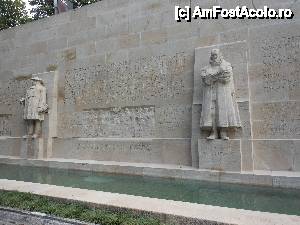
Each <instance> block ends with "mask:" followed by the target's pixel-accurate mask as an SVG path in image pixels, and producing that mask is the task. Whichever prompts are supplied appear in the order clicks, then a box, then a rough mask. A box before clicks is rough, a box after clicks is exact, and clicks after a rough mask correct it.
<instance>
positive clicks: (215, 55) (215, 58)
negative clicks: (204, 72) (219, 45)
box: [209, 49, 223, 66]
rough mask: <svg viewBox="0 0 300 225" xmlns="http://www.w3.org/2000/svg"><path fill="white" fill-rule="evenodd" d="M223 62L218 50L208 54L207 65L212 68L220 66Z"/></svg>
mask: <svg viewBox="0 0 300 225" xmlns="http://www.w3.org/2000/svg"><path fill="white" fill-rule="evenodd" d="M222 61H223V55H222V53H221V52H220V50H219V49H213V50H211V53H210V59H209V63H210V64H211V65H213V66H215V65H220V64H221V63H222Z"/></svg>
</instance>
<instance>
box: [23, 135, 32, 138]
mask: <svg viewBox="0 0 300 225" xmlns="http://www.w3.org/2000/svg"><path fill="white" fill-rule="evenodd" d="M31 137H32V135H24V136H23V137H22V138H24V139H26V138H31Z"/></svg>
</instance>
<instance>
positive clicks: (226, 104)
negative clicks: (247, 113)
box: [200, 60, 241, 129]
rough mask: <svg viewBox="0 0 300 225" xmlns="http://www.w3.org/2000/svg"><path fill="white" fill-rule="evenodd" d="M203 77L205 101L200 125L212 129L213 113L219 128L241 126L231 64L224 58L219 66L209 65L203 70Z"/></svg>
mask: <svg viewBox="0 0 300 225" xmlns="http://www.w3.org/2000/svg"><path fill="white" fill-rule="evenodd" d="M201 77H202V81H203V101H202V112H201V119H200V127H201V128H202V129H211V128H212V126H213V114H215V122H216V126H217V127H219V128H237V127H241V120H240V115H239V110H238V105H237V102H236V98H235V92H234V83H233V73H232V67H231V64H230V63H228V62H226V61H225V60H223V61H222V63H221V65H219V66H214V67H212V66H211V65H209V66H207V67H205V68H204V69H203V70H202V72H201ZM213 110H214V111H213Z"/></svg>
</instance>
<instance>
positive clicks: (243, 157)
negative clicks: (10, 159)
mask: <svg viewBox="0 0 300 225" xmlns="http://www.w3.org/2000/svg"><path fill="white" fill-rule="evenodd" d="M190 4H192V6H195V5H199V6H200V7H203V8H210V7H212V6H214V5H220V6H221V7H223V8H235V7H236V6H237V5H247V6H249V8H253V7H256V8H261V7H262V6H263V5H268V6H269V7H271V8H275V9H276V8H290V9H292V10H293V12H294V14H295V16H294V18H293V19H292V20H269V19H265V20H259V19H257V20H248V19H245V20H232V19H230V20H225V19H218V20H195V21H192V22H191V23H187V22H181V23H178V22H176V21H175V20H174V6H175V5H179V6H182V7H183V6H185V5H190ZM299 14H300V2H299V1H294V0H288V1H281V0H269V1H268V0H266V1H258V0H254V1H252V0H241V1H231V0H218V1H217V0H214V1H211V0H198V1H196V0H191V1H190V0H143V1H141V0H103V1H100V2H98V3H95V4H92V5H89V6H86V7H83V8H81V9H78V10H75V11H71V12H67V13H62V14H59V15H56V16H52V17H50V18H47V19H42V20H39V21H36V22H32V23H28V24H25V25H22V26H19V27H16V28H12V29H7V30H4V31H1V32H0V154H1V155H9V156H17V157H19V156H20V155H21V153H20V150H16V149H18V148H22V147H19V146H21V145H22V143H21V142H22V140H21V138H20V137H22V136H23V135H25V133H26V131H25V123H24V121H23V119H22V106H21V105H20V104H19V99H20V98H22V97H24V94H25V90H26V88H28V87H29V86H30V85H31V81H30V78H31V76H32V74H37V73H43V72H47V71H48V72H49V71H57V72H56V74H57V79H54V80H55V82H56V84H53V83H51V84H49V85H50V86H53V85H57V93H56V94H55V101H53V102H52V103H51V104H52V106H50V108H51V107H54V108H55V112H56V113H55V115H52V116H51V118H50V119H49V124H48V125H47V126H46V128H45V129H48V128H49V126H50V127H51V124H52V126H53V124H55V128H53V127H52V128H51V129H52V130H53V129H54V130H55V132H50V133H51V137H50V136H48V138H49V137H50V138H52V141H51V143H50V144H49V141H46V142H47V143H48V145H50V147H51V148H50V147H45V149H46V150H44V152H43V154H38V156H37V155H35V156H37V157H42V158H45V157H53V158H75V159H93V160H101V161H110V160H112V161H125V162H143V163H161V164H177V165H185V166H192V165H193V166H194V167H200V168H202V169H216V170H230V171H253V170H268V171H274V170H281V171H300V147H299V146H300V44H299V43H300V20H299ZM212 48H219V49H220V50H221V51H222V52H223V55H224V58H225V59H226V60H227V61H229V62H230V63H231V64H232V66H233V74H234V83H235V91H236V95H237V101H238V106H239V111H240V116H241V121H242V129H241V130H239V131H238V132H233V133H230V138H231V140H230V141H227V142H224V141H221V140H215V141H211V142H208V141H207V140H206V139H205V135H206V134H205V133H203V132H202V131H201V130H200V127H199V121H200V112H201V104H202V102H201V101H202V98H201V96H202V83H201V79H200V77H199V73H198V72H199V70H200V69H201V68H203V66H205V65H207V64H208V56H209V52H210V50H211V49H212ZM47 76H48V75H47ZM47 79H48V78H47ZM48 88H49V87H48ZM56 107H57V108H56ZM49 117H50V116H49ZM45 132H46V133H47V132H48V131H45ZM47 134H48V133H47ZM46 142H44V144H45V143H46ZM12 146H16V147H12ZM50 149H51V151H50Z"/></svg>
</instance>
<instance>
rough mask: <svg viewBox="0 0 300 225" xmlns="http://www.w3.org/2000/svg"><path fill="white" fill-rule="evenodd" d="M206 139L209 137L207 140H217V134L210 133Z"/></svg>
mask: <svg viewBox="0 0 300 225" xmlns="http://www.w3.org/2000/svg"><path fill="white" fill-rule="evenodd" d="M206 139H207V140H215V139H216V135H214V134H211V135H209V136H208V137H207V138H206Z"/></svg>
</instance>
